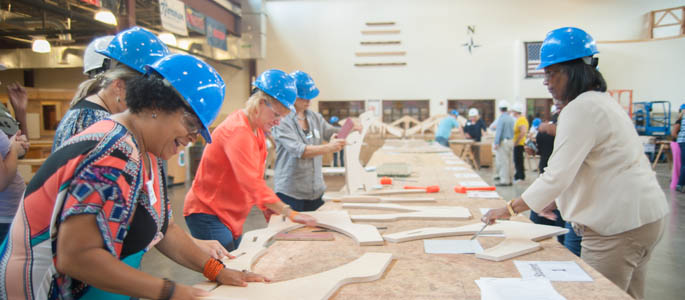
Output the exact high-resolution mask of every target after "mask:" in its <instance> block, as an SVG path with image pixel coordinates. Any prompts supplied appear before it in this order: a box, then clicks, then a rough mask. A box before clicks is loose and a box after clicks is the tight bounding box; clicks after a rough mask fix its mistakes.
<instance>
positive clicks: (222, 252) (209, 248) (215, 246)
mask: <svg viewBox="0 0 685 300" xmlns="http://www.w3.org/2000/svg"><path fill="white" fill-rule="evenodd" d="M193 241H195V245H197V246H198V247H200V249H202V251H204V252H205V253H207V254H209V256H211V257H213V258H216V259H219V260H220V259H222V258H224V257H226V256H228V258H229V259H232V258H234V257H233V256H231V254H230V253H229V252H228V250H226V248H224V246H223V245H221V243H219V241H217V240H198V239H196V238H193Z"/></svg>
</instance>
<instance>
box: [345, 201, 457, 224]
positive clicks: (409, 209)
mask: <svg viewBox="0 0 685 300" xmlns="http://www.w3.org/2000/svg"><path fill="white" fill-rule="evenodd" d="M343 208H365V209H379V210H396V211H404V212H403V213H393V214H370V215H351V216H350V218H352V221H371V222H384V221H397V220H468V219H470V218H471V212H469V210H468V209H467V208H465V207H461V206H404V205H397V204H375V203H343Z"/></svg>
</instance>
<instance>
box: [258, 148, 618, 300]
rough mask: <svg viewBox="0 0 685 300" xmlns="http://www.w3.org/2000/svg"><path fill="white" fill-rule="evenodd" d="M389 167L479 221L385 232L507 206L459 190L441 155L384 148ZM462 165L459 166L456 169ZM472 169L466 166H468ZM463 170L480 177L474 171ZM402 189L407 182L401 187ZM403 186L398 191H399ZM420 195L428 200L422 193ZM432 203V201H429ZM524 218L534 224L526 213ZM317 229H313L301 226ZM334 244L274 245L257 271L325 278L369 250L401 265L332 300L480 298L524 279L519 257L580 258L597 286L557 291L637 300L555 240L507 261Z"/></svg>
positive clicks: (409, 246) (391, 225)
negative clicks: (502, 283) (401, 166)
mask: <svg viewBox="0 0 685 300" xmlns="http://www.w3.org/2000/svg"><path fill="white" fill-rule="evenodd" d="M388 162H406V163H409V164H410V165H411V166H412V170H413V171H414V172H415V173H416V174H417V175H414V176H412V178H413V179H417V180H418V183H417V184H415V185H439V186H440V188H441V192H440V193H434V194H430V196H435V197H436V198H437V199H438V200H439V201H438V202H437V203H435V204H432V205H454V206H464V207H467V208H469V210H470V211H471V214H472V215H473V219H471V220H469V221H407V220H402V221H396V222H375V223H374V222H371V223H369V224H372V225H376V226H386V227H387V229H386V230H380V231H381V234H384V233H395V232H400V231H405V230H410V229H418V228H422V227H428V226H434V227H448V226H460V225H466V224H471V223H474V222H478V220H479V219H480V217H481V213H480V210H479V208H494V207H502V206H504V201H502V199H469V198H467V197H466V196H465V195H463V194H457V193H455V192H454V190H453V189H454V186H455V185H457V183H458V180H457V178H456V177H455V176H454V173H457V172H458V171H450V170H447V169H446V168H445V167H447V166H448V165H446V164H445V163H444V159H443V158H442V155H441V154H439V153H426V154H417V153H391V152H386V151H385V150H383V149H379V150H378V151H377V152H376V153H374V155H373V156H372V158H371V160H370V161H369V164H368V165H380V164H381V163H388ZM449 166H454V165H449ZM464 166H465V165H464ZM463 172H473V171H472V170H467V171H463ZM396 185H397V187H399V186H401V183H398V184H396ZM397 187H396V188H397ZM418 196H419V197H424V196H426V195H421V194H418ZM421 205H427V204H421ZM321 209H323V210H337V209H342V205H341V204H340V203H335V202H327V203H326V204H325V205H324V206H323V207H322V208H321ZM349 211H350V213H354V214H364V213H382V211H377V210H376V211H371V210H362V209H350V210H349ZM514 220H516V221H524V222H528V219H527V218H526V217H523V216H518V217H515V218H514ZM301 230H303V231H304V230H311V229H301ZM333 234H334V236H335V240H334V241H277V242H274V243H273V244H272V245H271V246H270V247H269V248H268V250H267V251H266V254H265V255H264V256H263V257H262V258H260V259H259V260H258V261H257V262H256V264H255V265H254V266H253V270H254V271H255V272H258V273H262V274H264V275H267V276H270V277H271V278H272V279H273V280H275V281H282V280H290V279H295V278H298V277H302V276H306V275H312V274H316V273H320V272H323V271H326V270H329V269H332V268H335V267H337V266H341V265H343V264H346V263H348V262H351V261H353V260H354V259H356V258H357V257H359V256H360V255H361V254H362V253H365V252H389V253H393V255H394V258H395V260H394V261H393V263H391V265H390V266H389V267H388V269H387V270H386V272H385V274H384V275H383V277H381V279H379V280H377V281H373V282H368V283H356V284H349V285H345V286H343V287H342V288H340V289H339V290H338V291H337V292H336V293H335V294H333V296H332V297H331V299H480V297H481V296H480V289H479V288H478V286H477V285H476V283H475V282H474V280H477V279H479V278H481V277H520V274H519V272H518V270H517V269H516V267H515V266H514V262H513V261H514V260H549V261H551V260H556V261H575V262H576V263H578V264H579V265H580V266H581V267H582V268H583V269H584V270H585V271H586V272H587V273H588V274H589V275H590V276H591V277H592V278H593V279H594V281H593V282H553V286H554V288H555V289H556V290H557V291H558V292H559V293H560V294H561V295H563V296H564V297H566V298H567V299H631V298H630V297H629V296H628V294H626V293H625V292H623V291H622V290H620V289H619V288H618V287H617V286H615V285H614V284H613V283H611V282H610V281H609V280H608V279H606V278H605V277H603V276H602V275H601V274H599V273H598V272H597V271H595V270H594V269H592V268H591V267H590V266H588V265H587V264H585V263H584V262H583V261H582V260H580V259H579V258H578V257H576V256H575V255H573V254H572V253H571V252H569V251H568V250H567V249H566V248H564V247H563V246H562V245H561V244H559V243H558V242H557V241H556V239H555V238H552V239H547V240H544V241H541V242H540V244H541V246H542V248H543V249H542V250H540V251H537V252H533V253H530V254H527V255H523V256H519V257H516V258H514V259H509V260H505V261H502V262H493V261H488V260H483V259H478V258H476V257H475V256H474V255H468V254H460V255H436V254H426V253H424V249H423V240H417V241H411V242H405V243H398V244H395V243H388V242H385V245H383V246H363V247H360V246H357V245H356V244H355V242H354V240H352V239H350V238H349V237H347V236H345V235H342V234H339V233H333ZM469 238H470V236H466V237H445V238H439V239H469ZM478 240H479V241H480V243H481V245H482V246H483V248H485V249H487V248H490V247H493V246H495V245H496V244H498V243H499V242H500V241H501V240H502V238H498V237H479V238H478Z"/></svg>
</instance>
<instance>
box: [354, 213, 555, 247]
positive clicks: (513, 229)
mask: <svg viewBox="0 0 685 300" xmlns="http://www.w3.org/2000/svg"><path fill="white" fill-rule="evenodd" d="M343 207H344V206H343ZM482 227H483V223H480V222H478V223H473V224H469V225H464V226H459V227H426V228H418V229H413V230H407V231H402V232H396V233H392V234H384V235H383V238H384V239H385V240H386V241H388V242H392V243H402V242H408V241H414V240H420V239H427V238H434V237H446V236H459V235H473V234H475V233H476V232H478V231H479V230H480V229H481V228H482ZM567 232H568V229H566V228H561V227H558V226H550V225H541V224H535V223H528V222H517V221H497V223H495V224H492V225H490V226H488V227H486V228H485V230H484V231H483V234H489V233H504V235H505V236H506V237H507V238H520V239H528V240H532V241H535V242H538V241H541V240H544V239H547V238H551V237H555V236H557V235H562V234H566V233H567Z"/></svg>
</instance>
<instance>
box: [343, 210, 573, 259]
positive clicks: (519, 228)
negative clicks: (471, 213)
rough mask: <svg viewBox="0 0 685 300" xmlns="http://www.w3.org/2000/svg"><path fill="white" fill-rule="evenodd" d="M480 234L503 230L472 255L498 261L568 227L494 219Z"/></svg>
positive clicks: (461, 230)
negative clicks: (499, 236) (499, 237)
mask: <svg viewBox="0 0 685 300" xmlns="http://www.w3.org/2000/svg"><path fill="white" fill-rule="evenodd" d="M353 219H354V218H353ZM482 227H483V223H474V224H469V225H465V226H459V227H456V228H451V227H444V228H439V227H427V228H420V229H414V230H408V231H403V232H397V233H392V234H386V235H383V238H385V240H386V241H388V242H392V243H402V242H407V241H413V240H418V239H426V238H435V237H445V236H455V235H473V234H475V233H476V232H478V231H479V230H480V229H481V228H482ZM483 233H504V235H505V236H506V238H505V239H504V241H502V242H501V243H499V244H497V245H496V246H494V247H492V248H488V249H485V250H484V251H483V252H481V253H478V254H476V257H478V258H482V259H487V260H492V261H502V260H507V259H510V258H512V257H516V256H520V255H524V254H528V253H531V252H534V251H537V250H538V249H540V248H541V247H540V244H539V243H536V242H537V241H541V240H544V239H547V238H550V237H554V236H557V235H562V234H566V233H568V229H566V228H561V227H557V226H549V225H540V224H534V223H526V222H516V221H497V223H495V224H493V225H490V226H488V227H486V229H485V230H484V231H483Z"/></svg>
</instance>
